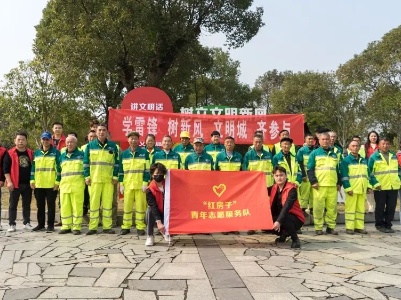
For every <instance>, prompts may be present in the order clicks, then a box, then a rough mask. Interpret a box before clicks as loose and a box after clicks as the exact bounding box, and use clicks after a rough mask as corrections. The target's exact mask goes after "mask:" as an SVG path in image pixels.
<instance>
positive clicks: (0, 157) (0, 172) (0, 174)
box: [0, 147, 7, 180]
mask: <svg viewBox="0 0 401 300" xmlns="http://www.w3.org/2000/svg"><path fill="white" fill-rule="evenodd" d="M6 151H7V149H6V148H4V147H0V163H1V164H0V180H1V178H3V175H4V174H3V165H2V163H3V157H4V154H5V153H6Z"/></svg>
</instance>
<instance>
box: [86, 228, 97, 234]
mask: <svg viewBox="0 0 401 300" xmlns="http://www.w3.org/2000/svg"><path fill="white" fill-rule="evenodd" d="M93 234H97V230H96V229H92V230H89V231H88V232H87V233H86V235H93Z"/></svg>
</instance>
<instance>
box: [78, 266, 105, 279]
mask: <svg viewBox="0 0 401 300" xmlns="http://www.w3.org/2000/svg"><path fill="white" fill-rule="evenodd" d="M103 270H104V269H103V268H92V267H84V268H76V267H75V268H74V269H72V271H71V272H70V276H76V277H94V278H99V277H100V275H101V274H102V273H103Z"/></svg>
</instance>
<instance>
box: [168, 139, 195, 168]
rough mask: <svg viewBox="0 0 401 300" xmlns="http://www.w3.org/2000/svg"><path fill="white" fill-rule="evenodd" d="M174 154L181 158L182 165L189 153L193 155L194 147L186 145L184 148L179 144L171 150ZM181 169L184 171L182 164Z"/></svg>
mask: <svg viewBox="0 0 401 300" xmlns="http://www.w3.org/2000/svg"><path fill="white" fill-rule="evenodd" d="M173 150H174V152H176V153H178V154H179V155H180V157H181V162H182V163H184V162H185V159H186V158H187V156H188V155H189V154H191V153H194V151H195V150H194V146H192V145H191V144H188V145H187V146H184V145H183V144H179V145H177V146H175V147H174V148H173ZM181 168H182V169H184V164H182V165H181Z"/></svg>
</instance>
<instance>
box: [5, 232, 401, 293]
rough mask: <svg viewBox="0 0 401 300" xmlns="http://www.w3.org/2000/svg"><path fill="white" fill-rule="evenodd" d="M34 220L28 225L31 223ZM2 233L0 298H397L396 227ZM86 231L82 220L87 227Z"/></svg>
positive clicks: (400, 264)
mask: <svg viewBox="0 0 401 300" xmlns="http://www.w3.org/2000/svg"><path fill="white" fill-rule="evenodd" d="M34 225H35V224H34ZM17 229H18V230H17V232H15V233H11V234H7V233H5V232H1V233H0V254H1V256H0V299H6V300H18V299H138V300H148V299H149V300H156V299H158V300H175V299H177V300H183V299H187V300H196V299H200V300H208V299H230V300H235V299H239V300H247V299H257V300H262V299H375V300H377V299H401V239H400V237H401V233H400V229H401V227H400V225H395V226H394V229H396V232H395V233H394V234H384V233H380V232H378V231H376V230H375V229H374V226H373V224H368V225H367V230H368V231H369V234H368V235H354V236H351V235H346V234H345V230H344V227H343V226H340V227H339V228H338V229H339V231H340V235H338V236H332V235H323V236H316V235H315V234H314V230H313V227H310V226H307V227H304V234H303V235H302V236H300V237H301V240H302V249H301V250H292V249H291V248H290V244H291V242H287V243H284V244H280V245H278V246H277V245H275V243H274V240H275V236H272V235H265V234H256V235H252V236H247V235H246V233H241V234H240V235H234V234H230V235H221V234H213V235H183V236H176V237H174V241H173V244H172V245H171V246H170V247H168V245H167V244H166V243H165V242H164V241H162V237H161V236H156V241H157V244H155V246H153V247H146V246H144V243H145V237H144V236H142V237H137V236H136V235H135V233H133V234H130V235H126V236H119V235H105V234H99V235H97V236H85V235H81V236H74V235H70V234H67V235H59V234H57V233H45V232H39V233H33V232H27V231H24V230H23V229H21V224H18V226H17ZM84 231H86V228H85V230H84Z"/></svg>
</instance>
